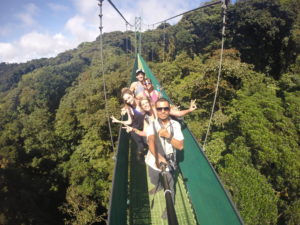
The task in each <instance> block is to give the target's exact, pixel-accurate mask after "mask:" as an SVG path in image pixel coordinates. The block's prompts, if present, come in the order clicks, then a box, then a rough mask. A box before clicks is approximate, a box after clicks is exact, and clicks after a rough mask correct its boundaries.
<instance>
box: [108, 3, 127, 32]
mask: <svg viewBox="0 0 300 225" xmlns="http://www.w3.org/2000/svg"><path fill="white" fill-rule="evenodd" d="M107 1H108V2H109V3H110V4H111V6H112V7H113V8H114V9H115V10H116V11H117V12H118V13H119V15H120V16H121V17H122V18H123V20H124V21H125V22H126V23H127V24H129V25H130V26H132V25H131V24H130V23H129V22H128V21H127V20H126V19H125V17H124V16H123V15H122V13H121V12H120V11H119V10H118V8H117V7H116V6H115V5H114V3H112V1H111V0H107Z"/></svg>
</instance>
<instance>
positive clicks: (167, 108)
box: [156, 107, 170, 111]
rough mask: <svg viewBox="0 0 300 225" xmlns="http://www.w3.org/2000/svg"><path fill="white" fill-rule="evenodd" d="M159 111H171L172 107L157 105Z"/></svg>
mask: <svg viewBox="0 0 300 225" xmlns="http://www.w3.org/2000/svg"><path fill="white" fill-rule="evenodd" d="M156 110H157V111H163V110H164V111H170V107H156Z"/></svg>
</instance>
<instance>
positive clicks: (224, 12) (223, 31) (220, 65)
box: [203, 0, 228, 151]
mask: <svg viewBox="0 0 300 225" xmlns="http://www.w3.org/2000/svg"><path fill="white" fill-rule="evenodd" d="M227 2H228V1H226V0H225V1H224V0H223V4H222V8H223V27H222V42H221V53H220V61H219V71H218V79H217V84H216V89H215V96H214V101H213V105H212V108H211V114H210V119H209V123H208V127H207V131H206V135H205V139H204V142H203V151H205V144H206V140H207V137H208V134H209V131H210V126H211V122H212V118H213V114H214V110H215V105H216V99H217V95H218V90H219V84H220V77H221V71H222V62H223V51H224V41H225V25H226V9H227V4H226V3H227Z"/></svg>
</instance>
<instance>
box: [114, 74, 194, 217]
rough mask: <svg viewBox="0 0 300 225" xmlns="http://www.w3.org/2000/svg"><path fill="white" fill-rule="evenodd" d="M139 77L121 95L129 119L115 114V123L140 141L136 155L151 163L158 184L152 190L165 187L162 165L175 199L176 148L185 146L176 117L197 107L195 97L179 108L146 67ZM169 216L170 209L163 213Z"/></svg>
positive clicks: (123, 113)
mask: <svg viewBox="0 0 300 225" xmlns="http://www.w3.org/2000/svg"><path fill="white" fill-rule="evenodd" d="M136 79H137V81H135V82H133V83H132V84H131V85H130V88H123V89H122V90H121V96H122V99H123V101H124V104H123V106H122V108H121V114H122V115H126V114H127V120H125V121H121V120H117V119H116V118H115V117H114V116H111V119H112V122H113V123H121V124H123V125H124V127H123V128H124V129H126V131H127V132H128V133H130V136H131V138H132V140H133V141H134V142H135V144H136V155H137V159H138V160H139V161H140V162H142V163H143V162H145V163H146V164H147V166H148V171H149V176H150V181H151V183H152V184H154V186H155V188H153V189H152V190H150V194H154V193H155V192H157V191H159V190H161V189H162V188H163V187H162V184H161V182H160V173H161V171H162V169H163V170H164V172H165V174H167V179H168V182H169V186H170V188H171V192H172V199H173V202H174V174H175V172H176V167H177V166H176V149H177V150H182V149H183V146H184V140H183V139H184V138H183V134H182V131H181V126H180V123H179V122H178V121H176V120H174V119H173V118H174V117H182V116H184V115H186V114H188V113H190V112H192V111H194V110H195V109H197V106H196V104H195V100H192V101H191V103H190V107H189V109H186V110H177V109H176V107H173V106H171V104H170V103H169V101H168V100H167V99H165V98H163V97H162V94H161V92H160V91H158V90H155V89H154V86H153V84H152V82H151V80H150V79H149V78H146V74H145V72H144V71H143V70H142V69H138V70H137V71H136ZM163 218H166V213H165V212H164V213H163Z"/></svg>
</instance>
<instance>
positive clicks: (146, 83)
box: [144, 81, 152, 85]
mask: <svg viewBox="0 0 300 225" xmlns="http://www.w3.org/2000/svg"><path fill="white" fill-rule="evenodd" d="M148 84H152V83H151V82H147V81H146V82H145V83H144V85H148Z"/></svg>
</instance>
